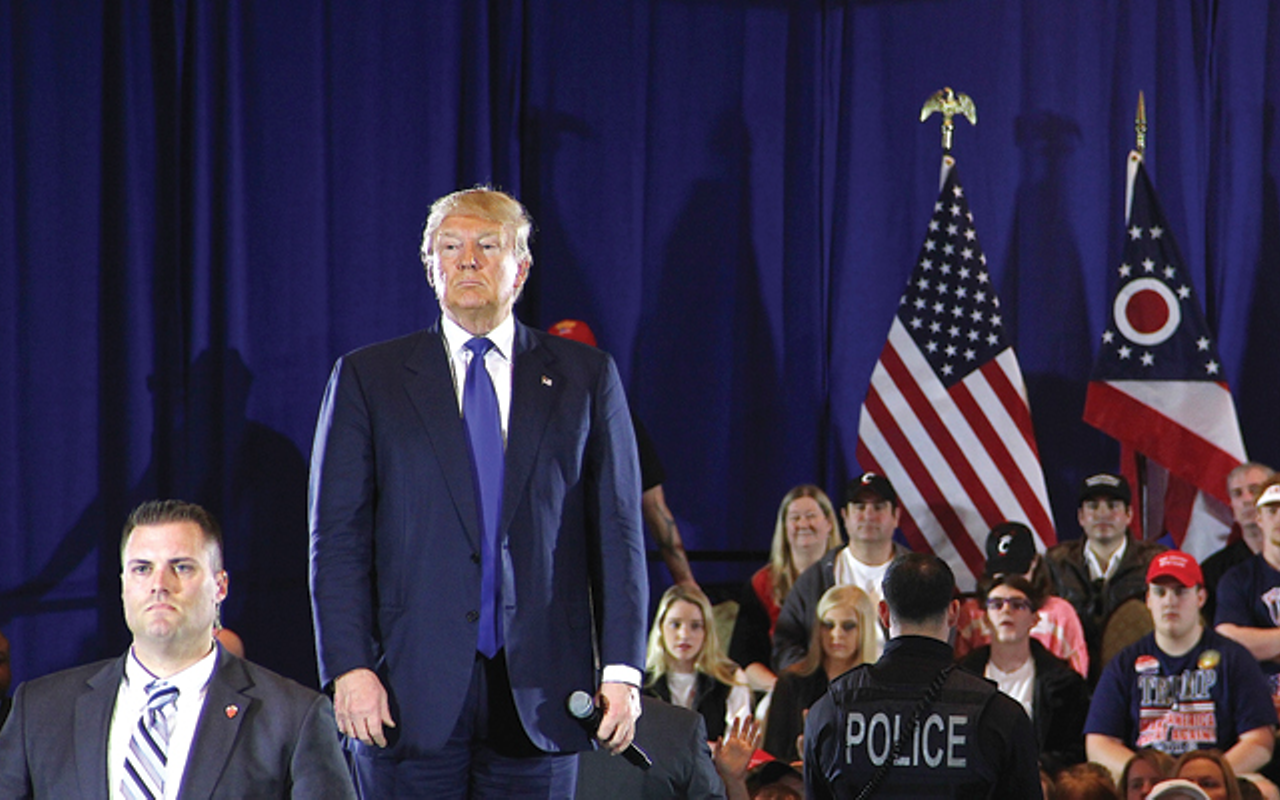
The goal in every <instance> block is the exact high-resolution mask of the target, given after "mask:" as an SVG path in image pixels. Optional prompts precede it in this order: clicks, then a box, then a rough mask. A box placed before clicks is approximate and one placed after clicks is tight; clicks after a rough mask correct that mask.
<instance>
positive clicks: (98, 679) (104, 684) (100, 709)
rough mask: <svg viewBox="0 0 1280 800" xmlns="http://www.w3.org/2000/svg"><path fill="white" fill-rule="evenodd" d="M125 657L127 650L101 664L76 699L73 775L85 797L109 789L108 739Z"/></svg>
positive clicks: (100, 794)
mask: <svg viewBox="0 0 1280 800" xmlns="http://www.w3.org/2000/svg"><path fill="white" fill-rule="evenodd" d="M127 657H128V653H126V654H125V656H124V657H122V658H118V659H116V660H115V661H112V662H111V663H109V664H107V665H106V666H105V667H103V668H102V670H101V671H99V672H98V673H96V674H95V675H94V676H93V677H92V678H90V679H89V680H88V681H86V684H87V685H88V691H86V692H85V693H84V694H82V695H80V697H78V698H77V699H76V711H75V715H76V718H75V734H74V735H75V741H76V748H75V752H76V774H77V776H78V778H79V781H80V794H81V795H82V796H84V797H102V796H103V789H108V790H109V789H110V787H109V786H107V738H108V735H109V734H108V731H109V729H110V726H111V712H112V710H113V709H115V705H116V694H117V693H119V691H120V680H121V679H122V678H123V677H124V659H125V658H127ZM108 793H110V792H108Z"/></svg>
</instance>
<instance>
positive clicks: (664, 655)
mask: <svg viewBox="0 0 1280 800" xmlns="http://www.w3.org/2000/svg"><path fill="white" fill-rule="evenodd" d="M644 691H645V694H647V695H650V696H652V697H656V698H658V699H659V700H664V701H666V702H668V703H671V704H672V705H677V706H680V707H682V708H688V709H691V710H693V711H697V712H698V713H699V714H701V715H702V719H703V721H704V722H706V725H707V738H708V739H710V740H712V741H714V740H716V739H719V738H720V737H721V735H723V734H724V732H725V730H726V729H727V727H728V725H729V723H731V722H732V721H733V720H734V719H736V718H740V717H747V716H750V714H751V690H750V689H749V688H747V678H746V675H744V674H743V672H742V670H741V669H739V668H738V665H737V664H735V663H733V662H732V661H730V660H729V659H728V658H726V657H725V656H724V653H723V651H721V649H720V638H719V636H717V635H716V628H715V625H714V623H713V621H712V616H711V601H710V600H708V599H707V596H706V595H705V594H703V593H702V592H701V591H700V590H699V589H697V588H695V587H691V586H687V585H683V584H677V585H675V586H672V587H671V588H670V589H667V591H666V592H664V593H663V595H662V600H661V601H659V603H658V613H657V615H656V616H655V618H654V621H653V628H652V629H651V630H650V631H649V649H648V654H647V655H646V657H645V689H644Z"/></svg>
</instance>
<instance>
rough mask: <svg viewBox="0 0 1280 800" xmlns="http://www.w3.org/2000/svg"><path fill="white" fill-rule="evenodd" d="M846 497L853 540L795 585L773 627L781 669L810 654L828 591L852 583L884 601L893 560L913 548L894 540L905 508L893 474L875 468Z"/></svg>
mask: <svg viewBox="0 0 1280 800" xmlns="http://www.w3.org/2000/svg"><path fill="white" fill-rule="evenodd" d="M843 499H844V503H843V505H841V507H840V518H841V519H843V520H844V525H845V530H846V532H847V533H848V534H849V543H848V544H847V545H846V546H844V547H840V548H836V549H834V550H829V551H827V554H826V555H824V556H823V557H822V559H821V560H820V561H818V563H816V564H814V565H813V566H811V567H809V568H808V569H807V570H805V571H804V572H803V573H801V575H800V577H799V578H797V579H796V583H795V586H793V587H791V593H790V594H788V595H787V600H786V602H785V603H783V604H782V611H781V613H779V615H778V622H777V625H775V626H774V630H773V665H774V667H775V668H776V669H778V670H781V669H784V668H786V667H788V666H790V665H791V664H794V663H796V662H797V661H799V660H800V659H802V658H804V654H805V651H806V650H808V648H809V638H810V634H811V633H812V632H813V631H812V627H813V619H814V614H815V613H816V610H817V608H818V601H819V600H820V599H822V595H823V593H824V592H826V591H827V590H828V589H830V588H831V587H832V586H843V585H845V584H852V585H854V586H857V587H858V588H859V589H861V590H862V591H864V592H866V593H867V596H868V597H870V598H871V601H872V602H873V603H875V602H879V600H880V599H881V597H882V595H881V592H880V582H881V580H882V579H883V578H884V573H885V570H887V569H888V568H889V563H890V562H892V561H893V559H894V558H895V557H897V556H899V555H902V554H903V553H909V552H911V551H910V550H908V549H907V548H905V547H903V546H902V545H900V544H898V543H896V542H894V541H893V532H894V531H895V530H897V527H898V521H899V520H900V519H901V518H902V507H901V505H900V504H899V503H898V493H897V491H895V490H894V488H893V484H892V483H890V482H889V479H888V478H886V477H885V476H883V475H880V474H878V473H875V472H866V473H863V474H862V475H860V476H858V477H857V478H854V479H853V480H851V481H849V482H848V483H847V484H845V487H844V498H843ZM879 641H880V644H881V645H882V646H883V644H884V631H879Z"/></svg>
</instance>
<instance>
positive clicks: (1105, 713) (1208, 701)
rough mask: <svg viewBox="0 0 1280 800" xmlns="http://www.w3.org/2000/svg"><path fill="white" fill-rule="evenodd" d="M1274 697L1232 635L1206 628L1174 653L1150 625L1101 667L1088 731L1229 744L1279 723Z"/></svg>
mask: <svg viewBox="0 0 1280 800" xmlns="http://www.w3.org/2000/svg"><path fill="white" fill-rule="evenodd" d="M1219 608H1221V607H1219ZM1270 700H1271V693H1270V691H1269V687H1268V685H1267V680H1266V677H1265V676H1264V675H1263V674H1262V670H1261V669H1260V668H1259V667H1258V662H1257V661H1256V660H1254V658H1253V656H1252V655H1250V654H1249V651H1248V650H1245V649H1244V647H1242V646H1240V645H1239V644H1237V643H1236V642H1233V641H1231V640H1230V639H1228V638H1227V637H1225V636H1222V635H1220V634H1218V633H1216V632H1214V631H1212V630H1208V629H1206V630H1205V632H1204V635H1203V636H1201V637H1200V641H1199V642H1198V643H1197V644H1196V646H1195V647H1193V648H1191V650H1190V652H1188V653H1186V654H1185V655H1181V656H1170V655H1168V654H1166V653H1164V652H1163V651H1161V650H1160V648H1159V647H1158V646H1157V645H1156V640H1155V634H1151V633H1149V634H1147V635H1146V636H1144V637H1142V638H1141V639H1139V640H1138V641H1136V642H1134V643H1133V644H1131V645H1129V646H1128V647H1126V648H1125V649H1124V650H1121V651H1120V653H1119V654H1118V655H1117V656H1116V657H1115V658H1113V659H1112V660H1111V662H1110V663H1108V664H1107V666H1106V667H1105V668H1104V669H1103V671H1102V677H1101V678H1099V679H1098V687H1097V689H1095V690H1094V693H1093V702H1092V703H1091V704H1090V706H1089V716H1088V719H1086V720H1085V725H1084V732H1085V733H1086V734H1089V733H1100V734H1104V735H1106V736H1114V737H1116V738H1117V739H1119V740H1120V741H1121V742H1123V743H1124V744H1125V746H1126V747H1129V748H1131V749H1134V750H1137V749H1138V748H1140V747H1154V748H1155V749H1157V750H1161V751H1163V752H1165V753H1168V754H1169V755H1172V756H1178V755H1181V754H1182V753H1186V752H1189V751H1191V750H1202V749H1206V748H1211V747H1215V748H1217V749H1219V750H1222V751H1224V752H1225V751H1226V750H1228V749H1230V748H1231V747H1232V746H1233V745H1234V744H1235V743H1236V741H1237V740H1238V739H1239V738H1240V734H1242V733H1244V732H1245V731H1250V730H1253V729H1254V728H1260V727H1263V726H1267V725H1275V724H1276V712H1275V708H1274V707H1273V706H1272V704H1271V702H1270Z"/></svg>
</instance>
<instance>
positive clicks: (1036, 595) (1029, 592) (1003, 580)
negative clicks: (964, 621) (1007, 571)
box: [981, 575, 1044, 611]
mask: <svg viewBox="0 0 1280 800" xmlns="http://www.w3.org/2000/svg"><path fill="white" fill-rule="evenodd" d="M997 586H1008V587H1009V588H1010V589H1015V590H1017V591H1019V592H1022V593H1023V594H1024V595H1026V596H1027V599H1028V600H1030V601H1031V608H1032V610H1034V611H1039V610H1040V606H1042V605H1044V595H1043V594H1041V593H1040V592H1039V591H1037V590H1036V587H1035V584H1033V583H1032V582H1031V581H1029V580H1027V579H1026V578H1024V577H1022V576H1021V575H997V576H996V577H994V578H992V579H991V580H990V581H989V582H987V583H986V584H984V585H983V586H982V589H981V591H982V602H983V603H986V601H987V595H989V594H991V590H992V589H994V588H996V587H997Z"/></svg>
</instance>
